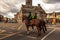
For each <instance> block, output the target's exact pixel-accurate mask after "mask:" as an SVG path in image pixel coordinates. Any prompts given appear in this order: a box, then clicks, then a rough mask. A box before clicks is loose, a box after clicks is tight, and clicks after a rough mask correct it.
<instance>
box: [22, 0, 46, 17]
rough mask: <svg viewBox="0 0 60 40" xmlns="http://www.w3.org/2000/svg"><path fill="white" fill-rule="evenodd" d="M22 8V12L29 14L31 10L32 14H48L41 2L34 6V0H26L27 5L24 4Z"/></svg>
mask: <svg viewBox="0 0 60 40" xmlns="http://www.w3.org/2000/svg"><path fill="white" fill-rule="evenodd" d="M21 10H22V14H25V15H28V14H29V12H31V13H32V14H34V13H38V15H39V16H42V15H43V16H45V14H46V13H45V11H44V10H43V8H42V7H41V5H40V4H38V6H32V0H26V5H22V8H21Z"/></svg>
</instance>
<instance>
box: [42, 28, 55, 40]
mask: <svg viewBox="0 0 60 40" xmlns="http://www.w3.org/2000/svg"><path fill="white" fill-rule="evenodd" d="M55 30H56V29H54V30H52V31H51V32H49V33H48V34H47V35H45V36H44V37H43V38H42V39H41V40H44V39H45V38H47V37H48V36H49V35H50V34H51V33H53V32H54V31H55Z"/></svg>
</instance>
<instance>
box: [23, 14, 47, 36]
mask: <svg viewBox="0 0 60 40" xmlns="http://www.w3.org/2000/svg"><path fill="white" fill-rule="evenodd" d="M27 18H28V17H27V16H25V15H22V21H24V20H25V25H26V28H27V31H29V26H31V27H32V29H34V27H33V26H36V28H37V31H38V36H39V35H40V34H41V29H43V32H44V33H45V30H47V29H46V25H45V21H44V20H40V19H32V20H31V21H30V23H29V20H28V19H27Z"/></svg>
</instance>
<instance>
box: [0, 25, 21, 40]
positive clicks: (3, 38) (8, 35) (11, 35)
mask: <svg viewBox="0 0 60 40" xmlns="http://www.w3.org/2000/svg"><path fill="white" fill-rule="evenodd" d="M21 27H22V26H20V27H18V30H20V29H21ZM18 33H20V32H17V33H13V34H10V35H7V36H5V37H2V38H0V39H4V38H7V37H11V36H14V35H16V34H18Z"/></svg>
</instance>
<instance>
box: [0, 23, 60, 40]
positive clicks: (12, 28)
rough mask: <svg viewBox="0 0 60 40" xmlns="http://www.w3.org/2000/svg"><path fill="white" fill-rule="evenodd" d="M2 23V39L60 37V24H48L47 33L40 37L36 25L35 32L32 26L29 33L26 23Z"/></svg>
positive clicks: (0, 29)
mask: <svg viewBox="0 0 60 40" xmlns="http://www.w3.org/2000/svg"><path fill="white" fill-rule="evenodd" d="M0 25H1V26H0V40H59V39H60V38H59V37H60V28H59V26H60V25H59V24H56V25H48V26H47V30H48V31H47V32H46V33H45V34H44V33H43V32H42V33H41V35H40V36H39V37H37V30H36V27H35V29H34V32H32V29H31V28H30V34H29V35H27V33H26V27H25V25H24V23H23V25H22V24H18V23H6V24H5V23H0ZM21 25H22V26H21ZM6 26H7V27H6ZM57 26H58V27H57ZM54 38H56V39H54Z"/></svg>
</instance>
